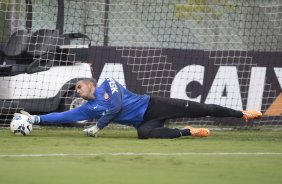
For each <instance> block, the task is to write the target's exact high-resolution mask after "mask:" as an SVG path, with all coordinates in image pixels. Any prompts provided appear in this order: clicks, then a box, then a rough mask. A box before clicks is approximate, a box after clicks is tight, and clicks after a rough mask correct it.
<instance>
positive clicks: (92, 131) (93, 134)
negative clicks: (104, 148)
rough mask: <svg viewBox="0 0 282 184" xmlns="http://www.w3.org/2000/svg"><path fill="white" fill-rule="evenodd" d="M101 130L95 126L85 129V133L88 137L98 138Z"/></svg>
mask: <svg viewBox="0 0 282 184" xmlns="http://www.w3.org/2000/svg"><path fill="white" fill-rule="evenodd" d="M99 130H100V129H99V128H98V127H97V126H96V125H95V126H92V127H90V128H86V129H84V130H83V132H85V134H86V135H87V136H91V137H96V136H97V133H98V132H99Z"/></svg>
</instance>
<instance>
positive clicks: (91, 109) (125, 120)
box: [40, 78, 150, 129]
mask: <svg viewBox="0 0 282 184" xmlns="http://www.w3.org/2000/svg"><path fill="white" fill-rule="evenodd" d="M94 97H95V98H94V99H91V100H88V102H87V103H85V104H83V105H81V106H80V107H77V108H75V109H71V110H69V111H65V112H60V113H50V114H46V115H40V120H41V123H43V124H44V123H70V122H76V121H81V120H88V119H93V118H95V119H98V123H97V126H98V127H99V129H103V128H104V127H105V126H107V125H108V124H109V123H110V122H114V123H119V124H123V125H129V126H134V127H135V128H138V127H139V125H140V123H141V122H142V121H143V117H144V113H145V111H146V109H147V107H148V103H149V99H150V97H149V96H148V95H137V94H135V93H133V92H131V91H129V90H127V89H125V88H124V87H123V86H122V85H121V84H119V83H118V82H116V81H115V80H114V79H111V78H109V79H106V80H105V81H104V82H103V83H102V84H101V85H100V86H99V87H96V89H95V92H94Z"/></svg>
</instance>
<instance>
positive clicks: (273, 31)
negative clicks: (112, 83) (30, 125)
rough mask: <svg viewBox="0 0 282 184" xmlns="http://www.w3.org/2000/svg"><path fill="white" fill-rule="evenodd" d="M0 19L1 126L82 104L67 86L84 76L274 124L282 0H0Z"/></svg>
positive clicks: (281, 100) (281, 80)
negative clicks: (25, 115) (21, 116)
mask: <svg viewBox="0 0 282 184" xmlns="http://www.w3.org/2000/svg"><path fill="white" fill-rule="evenodd" d="M0 22H1V24H0V30H1V31H0V43H1V45H0V48H1V63H0V64H1V68H0V72H1V73H2V74H1V75H0V91H1V93H0V113H1V115H0V117H1V119H0V121H1V122H2V125H0V126H4V125H8V124H9V120H10V118H11V116H12V114H13V113H14V112H18V111H19V110H21V109H24V110H26V111H29V112H31V113H36V114H44V113H49V112H54V111H64V110H68V109H70V108H74V107H76V106H78V105H80V104H81V103H84V102H83V101H82V100H81V99H80V98H78V97H77V96H76V95H75V93H74V85H75V82H76V81H77V80H78V79H80V78H84V77H92V76H93V77H94V78H96V79H97V81H98V85H99V84H100V83H101V82H102V81H103V80H104V79H105V78H107V77H113V78H115V79H116V80H117V81H119V82H120V83H121V84H123V85H124V86H125V87H126V88H127V89H129V90H131V91H133V92H136V93H140V94H144V93H146V94H149V95H157V96H165V97H172V98H180V99H186V100H192V101H196V102H201V103H207V104H218V105H222V106H226V107H230V108H233V109H237V110H245V109H254V110H259V111H262V113H263V118H261V119H260V120H257V121H252V122H250V123H249V125H255V126H257V125H259V126H268V125H274V126H279V125H281V124H282V119H281V113H282V93H281V85H282V68H281V67H282V52H281V50H282V3H281V1H278V0H268V1H264V0H251V1H239V0H211V1H208V0H97V1H91V0H84V1H79V0H65V1H63V0H47V1H43V0H33V1H29V0H25V1H24V0H7V1H2V2H0ZM13 44H14V45H13ZM13 49H14V50H13ZM171 122H173V123H185V124H187V123H188V124H201V125H208V126H213V125H228V126H243V125H246V124H245V123H244V122H243V121H242V120H238V119H232V118H211V117H205V118H196V119H190V118H189V119H177V120H172V121H171Z"/></svg>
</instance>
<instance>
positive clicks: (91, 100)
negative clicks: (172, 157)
mask: <svg viewBox="0 0 282 184" xmlns="http://www.w3.org/2000/svg"><path fill="white" fill-rule="evenodd" d="M75 90H76V92H77V94H78V95H79V96H80V97H82V98H83V99H85V100H87V103H85V104H83V105H81V106H79V107H77V108H74V109H71V110H68V111H65V112H55V113H49V114H45V115H30V114H29V113H28V112H25V111H21V113H22V114H25V115H28V116H29V117H30V119H31V121H32V123H33V124H39V125H44V124H50V123H51V124H62V123H73V122H77V121H82V120H88V119H93V118H95V119H98V122H97V124H96V125H95V126H92V127H90V128H87V129H85V130H84V132H85V134H86V135H88V136H93V137H95V136H96V135H97V133H98V132H99V131H101V130H102V129H104V128H105V127H106V126H107V125H108V124H109V123H118V124H122V125H128V126H133V127H135V129H136V130H137V134H138V138H140V139H148V138H177V137H182V136H193V137H208V136H209V135H210V131H209V130H208V129H207V128H193V127H192V126H185V127H183V128H167V127H164V124H165V121H166V120H168V119H174V118H199V117H206V116H211V117H234V118H242V119H243V120H245V121H248V120H251V119H256V118H260V117H261V116H262V113H261V112H259V111H256V110H245V111H238V110H234V109H230V108H227V107H223V106H219V105H215V104H203V103H198V102H193V101H189V100H182V99H174V98H166V97H156V96H149V95H139V94H135V93H133V92H131V91H129V90H127V89H125V88H124V87H123V86H122V85H121V84H119V83H118V82H117V81H116V80H114V79H112V78H108V79H106V80H105V81H104V82H103V83H102V84H101V85H100V86H97V84H96V81H95V80H94V79H89V78H86V79H83V80H80V81H78V82H77V83H76V86H75Z"/></svg>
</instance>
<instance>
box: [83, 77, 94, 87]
mask: <svg viewBox="0 0 282 184" xmlns="http://www.w3.org/2000/svg"><path fill="white" fill-rule="evenodd" d="M82 81H83V82H85V83H86V84H89V83H92V84H93V85H94V86H97V81H96V79H94V78H85V79H82Z"/></svg>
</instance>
